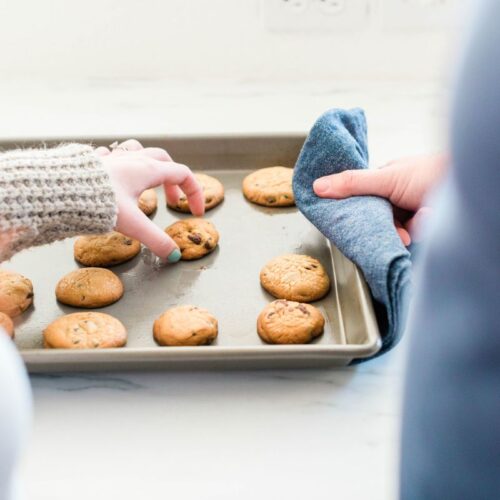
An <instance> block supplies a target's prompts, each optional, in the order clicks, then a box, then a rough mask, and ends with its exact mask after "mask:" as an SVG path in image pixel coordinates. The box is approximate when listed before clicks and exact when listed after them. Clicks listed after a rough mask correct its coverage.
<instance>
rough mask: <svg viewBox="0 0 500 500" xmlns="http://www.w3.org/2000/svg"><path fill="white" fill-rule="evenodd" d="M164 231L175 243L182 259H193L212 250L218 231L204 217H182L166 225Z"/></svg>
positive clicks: (215, 244) (217, 240)
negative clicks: (182, 218)
mask: <svg viewBox="0 0 500 500" xmlns="http://www.w3.org/2000/svg"><path fill="white" fill-rule="evenodd" d="M165 232H166V233H167V234H168V235H169V236H170V237H171V238H172V239H173V240H174V241H175V242H176V243H177V245H178V246H179V249H180V251H181V255H182V257H181V259H182V260H194V259H199V258H201V257H203V256H204V255H207V254H208V253H210V252H212V251H213V250H214V248H215V247H216V246H217V243H218V242H219V233H218V232H217V229H215V226H214V225H213V224H212V223H211V222H210V221H208V220H206V219H197V218H193V219H184V220H180V221H178V222H175V223H174V224H172V225H170V226H168V227H167V228H166V229H165Z"/></svg>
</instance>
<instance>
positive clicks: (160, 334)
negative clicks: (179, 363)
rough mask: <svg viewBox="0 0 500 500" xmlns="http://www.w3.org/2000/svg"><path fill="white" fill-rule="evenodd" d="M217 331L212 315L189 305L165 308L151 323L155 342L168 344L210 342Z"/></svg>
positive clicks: (215, 320)
mask: <svg viewBox="0 0 500 500" xmlns="http://www.w3.org/2000/svg"><path fill="white" fill-rule="evenodd" d="M217 331H218V325H217V319H215V317H214V316H212V315H211V314H210V313H209V312H208V311H207V310H206V309H201V308H199V307H196V306H189V305H186V306H178V307H173V308H172V309H167V310H166V311H165V312H164V313H163V314H162V315H161V316H160V317H159V318H158V319H157V320H156V321H155V322H154V325H153V335H154V338H155V340H156V342H158V344H160V345H168V346H195V345H207V344H211V343H212V342H213V341H214V339H215V338H216V337H217Z"/></svg>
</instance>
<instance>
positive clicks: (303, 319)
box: [257, 300, 325, 344]
mask: <svg viewBox="0 0 500 500" xmlns="http://www.w3.org/2000/svg"><path fill="white" fill-rule="evenodd" d="M324 326H325V319H324V318H323V315H322V314H321V312H320V311H319V310H318V309H317V308H316V307H314V306H312V305H310V304H303V303H300V302H294V301H289V300H275V301H274V302H271V303H270V304H268V305H267V306H266V307H265V308H264V309H263V310H262V312H261V313H260V314H259V317H258V319H257V332H258V334H259V336H260V338H261V339H262V340H263V341H264V342H267V343H268V344H307V343H309V342H311V340H313V339H315V338H316V337H318V336H319V335H321V334H322V333H323V328H324Z"/></svg>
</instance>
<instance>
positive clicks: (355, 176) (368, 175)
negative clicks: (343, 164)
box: [313, 169, 393, 199]
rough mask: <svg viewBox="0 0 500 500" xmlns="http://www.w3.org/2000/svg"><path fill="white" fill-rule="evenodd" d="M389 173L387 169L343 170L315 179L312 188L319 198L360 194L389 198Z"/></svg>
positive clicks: (390, 181)
mask: <svg viewBox="0 0 500 500" xmlns="http://www.w3.org/2000/svg"><path fill="white" fill-rule="evenodd" d="M391 174H392V173H391V172H390V171H389V170H387V169H364V170H344V172H341V173H339V174H333V175H327V176H326V177H320V178H319V179H316V180H315V181H314V184H313V189H314V192H315V193H316V195H317V196H319V197H320V198H335V199H342V198H348V197H350V196H362V195H375V196H382V197H383V198H390V195H391V192H392V189H393V176H392V175H391Z"/></svg>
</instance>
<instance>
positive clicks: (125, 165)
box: [95, 139, 205, 262]
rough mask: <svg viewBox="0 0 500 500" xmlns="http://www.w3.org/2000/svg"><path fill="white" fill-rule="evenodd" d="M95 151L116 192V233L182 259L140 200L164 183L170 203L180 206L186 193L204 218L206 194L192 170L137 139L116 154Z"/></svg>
mask: <svg viewBox="0 0 500 500" xmlns="http://www.w3.org/2000/svg"><path fill="white" fill-rule="evenodd" d="M95 152H96V153H97V154H98V155H99V156H100V157H101V160H102V163H103V166H104V169H105V170H106V172H107V173H108V175H109V178H110V180H111V183H112V185H113V188H114V191H115V195H116V201H117V206H118V218H117V222H116V230H117V231H120V232H121V233H124V234H126V235H127V236H130V237H132V238H136V239H138V240H139V241H141V242H142V243H144V244H145V245H146V246H147V247H149V248H150V249H151V251H152V252H154V253H155V254H156V255H158V257H160V258H162V259H166V260H167V261H168V262H177V261H178V260H179V259H180V258H181V253H180V250H179V248H178V247H177V245H176V244H175V242H174V241H173V240H172V239H171V238H170V237H169V236H168V235H167V234H166V233H165V232H164V231H162V230H161V229H160V228H159V227H158V226H157V225H156V224H154V223H153V222H152V221H151V220H149V218H148V217H147V216H146V215H144V214H143V213H142V212H141V210H139V208H138V206H137V200H138V198H139V196H140V194H141V193H142V192H143V191H144V190H145V189H149V188H152V187H156V186H159V185H161V184H163V186H164V189H165V195H166V197H167V199H168V201H169V203H171V204H176V203H177V201H178V198H179V196H180V193H181V190H182V191H183V192H184V193H185V194H186V196H187V198H188V201H189V206H190V208H191V212H192V213H193V214H194V215H197V216H201V215H203V213H204V212H205V202H204V198H203V192H202V189H201V187H200V185H199V184H198V182H197V181H196V179H195V177H194V175H193V173H192V172H191V170H190V169H189V168H188V167H186V166H185V165H181V164H179V163H175V162H173V161H172V158H170V156H169V154H168V153H167V152H166V151H165V150H164V149H160V148H143V146H142V145H141V143H140V142H138V141H136V140H135V139H130V140H128V141H125V142H123V143H122V144H120V145H118V146H117V147H115V148H114V149H113V151H110V150H109V149H108V148H105V147H100V148H97V149H96V151H95Z"/></svg>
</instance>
